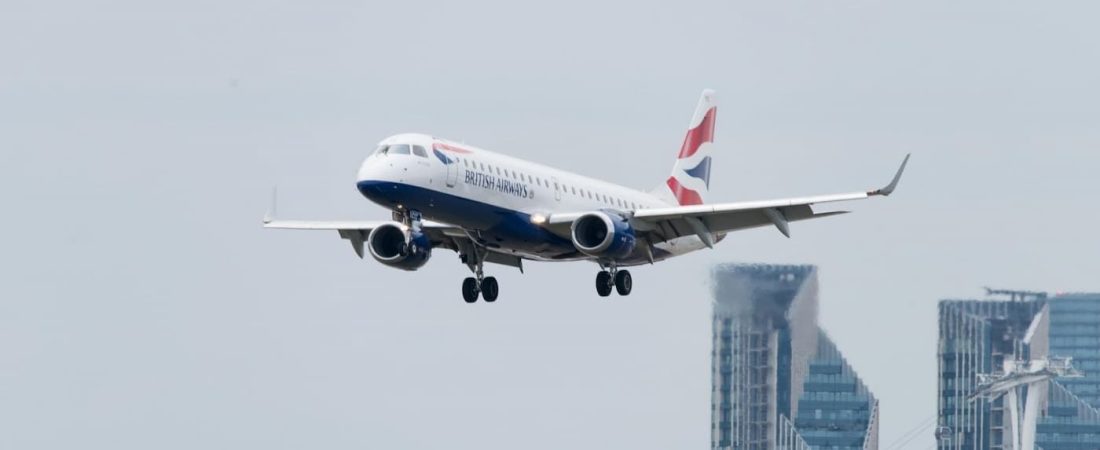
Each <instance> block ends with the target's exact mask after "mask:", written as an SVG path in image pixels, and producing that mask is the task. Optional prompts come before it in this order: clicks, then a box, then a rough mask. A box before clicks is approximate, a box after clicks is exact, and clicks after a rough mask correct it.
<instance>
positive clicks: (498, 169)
mask: <svg viewBox="0 0 1100 450" xmlns="http://www.w3.org/2000/svg"><path fill="white" fill-rule="evenodd" d="M497 175H500V166H497Z"/></svg>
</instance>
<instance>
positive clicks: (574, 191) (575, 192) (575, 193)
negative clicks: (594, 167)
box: [573, 186, 577, 195]
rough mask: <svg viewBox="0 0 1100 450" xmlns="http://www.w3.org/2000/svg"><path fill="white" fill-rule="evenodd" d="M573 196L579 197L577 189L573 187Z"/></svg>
mask: <svg viewBox="0 0 1100 450" xmlns="http://www.w3.org/2000/svg"><path fill="white" fill-rule="evenodd" d="M573 195H577V187H576V186H573Z"/></svg>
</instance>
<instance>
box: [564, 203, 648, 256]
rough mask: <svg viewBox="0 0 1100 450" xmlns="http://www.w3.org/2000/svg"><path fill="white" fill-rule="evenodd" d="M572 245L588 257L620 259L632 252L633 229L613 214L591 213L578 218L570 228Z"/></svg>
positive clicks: (621, 218)
mask: <svg viewBox="0 0 1100 450" xmlns="http://www.w3.org/2000/svg"><path fill="white" fill-rule="evenodd" d="M570 234H571V236H572V238H573V245H574V246H575V247H577V250H580V251H581V253H584V254H586V255H589V256H595V257H598V258H622V257H625V256H627V255H630V253H631V252H633V251H634V243H635V238H634V228H633V227H631V226H630V221H629V220H627V218H626V217H623V216H621V215H619V214H618V213H614V212H604V211H600V212H592V213H588V214H585V215H583V216H580V217H578V218H577V219H576V220H574V221H573V224H572V226H571V233H570Z"/></svg>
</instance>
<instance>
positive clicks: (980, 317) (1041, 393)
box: [936, 292, 1100, 450]
mask: <svg viewBox="0 0 1100 450" xmlns="http://www.w3.org/2000/svg"><path fill="white" fill-rule="evenodd" d="M1011 295H1012V300H943V301H941V302H940V304H939V351H938V355H937V356H938V369H939V370H938V373H939V389H938V393H939V401H938V410H937V415H938V420H937V424H938V428H937V432H936V437H937V441H938V444H937V445H938V448H939V450H1001V449H1004V450H1013V449H1017V448H1019V447H1020V443H1018V442H1014V436H1019V435H1020V433H1016V432H1015V430H1013V429H1012V424H1013V423H1018V424H1020V425H1019V426H1020V427H1021V431H1024V427H1032V428H1034V429H1030V428H1029V429H1028V430H1026V433H1032V434H1033V436H1034V437H1035V439H1034V441H1035V447H1036V448H1041V449H1043V450H1100V413H1098V412H1097V410H1096V409H1095V407H1094V406H1095V401H1096V397H1095V396H1096V395H1098V391H1097V389H1100V296H1098V295H1079V294H1075V295H1063V296H1056V297H1053V298H1048V297H1047V296H1046V295H1045V294H1039V293H1033V292H1028V293H1026V295H1015V294H1011ZM1050 357H1072V358H1073V360H1072V363H1073V366H1074V368H1076V369H1079V370H1081V371H1083V372H1085V374H1086V375H1085V376H1084V377H1082V378H1058V379H1054V380H1051V381H1047V382H1043V383H1039V384H1036V385H1035V388H1026V389H1021V391H1022V392H1023V397H1022V398H1018V399H1017V401H1018V403H1017V405H1016V406H1017V408H1016V410H1015V411H1013V410H1012V404H1006V400H1007V399H1008V397H997V398H996V399H994V400H992V401H989V400H987V399H984V398H974V397H973V396H974V394H975V391H976V388H977V387H978V385H979V382H980V380H979V378H980V375H995V374H999V373H1002V372H1003V371H1004V368H1005V361H1010V362H1013V361H1036V360H1043V359H1046V358H1050ZM1090 372H1091V373H1090ZM1029 397H1031V399H1030V400H1031V402H1032V403H1034V405H1035V406H1034V407H1035V408H1037V410H1038V414H1037V415H1036V416H1035V417H1036V418H1035V420H1034V421H1032V422H1030V423H1029V422H1027V420H1026V418H1024V417H1023V416H1017V420H1016V421H1015V422H1014V421H1013V420H1012V417H1011V414H1013V413H1018V412H1019V411H1021V410H1022V409H1024V406H1025V405H1026V402H1027V401H1028V400H1029ZM1016 439H1019V438H1016ZM1021 442H1028V440H1026V439H1024V440H1022V441H1021ZM1027 450H1031V449H1027Z"/></svg>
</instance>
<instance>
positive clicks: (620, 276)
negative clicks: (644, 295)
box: [615, 270, 634, 295]
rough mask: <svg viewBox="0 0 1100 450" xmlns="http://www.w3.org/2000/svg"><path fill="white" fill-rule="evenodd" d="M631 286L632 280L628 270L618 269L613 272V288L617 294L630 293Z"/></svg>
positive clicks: (632, 284)
mask: <svg viewBox="0 0 1100 450" xmlns="http://www.w3.org/2000/svg"><path fill="white" fill-rule="evenodd" d="M633 287H634V280H633V279H632V278H631V277H630V272H628V271H625V270H620V271H619V272H618V273H616V274H615V290H616V291H618V292H619V295H630V289H632V288H633Z"/></svg>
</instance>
